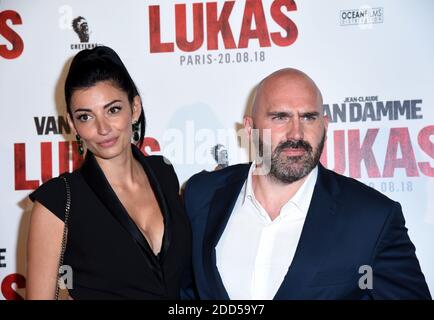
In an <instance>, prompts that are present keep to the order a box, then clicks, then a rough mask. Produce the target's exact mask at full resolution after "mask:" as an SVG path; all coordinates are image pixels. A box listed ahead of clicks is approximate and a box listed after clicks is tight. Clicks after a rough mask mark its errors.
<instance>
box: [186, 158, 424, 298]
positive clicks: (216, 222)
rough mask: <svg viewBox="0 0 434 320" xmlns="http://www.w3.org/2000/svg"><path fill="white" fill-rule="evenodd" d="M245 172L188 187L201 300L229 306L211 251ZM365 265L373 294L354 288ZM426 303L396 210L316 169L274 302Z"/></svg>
mask: <svg viewBox="0 0 434 320" xmlns="http://www.w3.org/2000/svg"><path fill="white" fill-rule="evenodd" d="M248 171H249V165H248V164H240V165H234V166H230V167H228V168H225V169H222V170H219V171H214V172H206V171H202V172H200V173H198V174H196V175H194V176H193V177H192V178H191V179H190V180H189V181H188V182H187V184H186V187H185V193H184V201H185V207H186V211H187V214H188V216H189V217H190V221H191V225H192V231H193V272H194V279H195V282H196V283H195V285H196V289H197V292H196V294H197V295H198V296H199V298H200V299H218V300H221V299H229V296H228V293H227V292H226V290H225V287H224V285H223V282H222V279H221V277H220V275H219V272H218V269H217V265H216V249H215V248H216V245H217V243H218V241H219V239H220V237H221V235H222V233H223V231H224V229H225V226H226V224H227V222H228V219H229V216H230V215H231V213H232V210H233V208H234V205H235V202H236V200H237V197H238V195H239V193H240V191H241V188H242V186H243V184H244V183H245V181H246V179H247V174H248ZM364 265H368V266H370V267H371V268H372V273H373V278H372V279H373V281H372V289H369V288H368V289H361V288H360V286H359V280H360V278H362V277H363V276H367V275H368V273H367V271H366V270H365V269H362V270H359V268H360V267H361V266H364ZM359 272H360V273H359ZM361 282H362V284H363V283H364V284H366V283H367V282H365V281H364V279H362V280H361ZM430 298H431V297H430V292H429V290H428V286H427V284H426V282H425V278H424V276H423V274H422V272H421V269H420V266H419V262H418V260H417V258H416V255H415V247H414V245H413V244H412V243H411V241H410V239H409V237H408V234H407V229H406V227H405V221H404V217H403V214H402V210H401V206H400V204H399V203H397V202H394V201H392V200H390V199H389V198H387V197H386V196H384V195H382V194H381V193H379V192H377V191H376V190H374V189H372V188H370V187H367V186H366V185H364V184H362V183H360V182H358V181H356V180H354V179H351V178H347V177H344V176H342V175H338V174H336V173H335V172H333V171H330V170H327V169H325V168H324V167H322V166H321V164H320V165H319V170H318V179H317V182H316V185H315V189H314V193H313V197H312V200H311V203H310V207H309V210H308V213H307V216H306V220H305V223H304V226H303V230H302V233H301V236H300V240H299V243H298V246H297V249H296V252H295V255H294V258H293V261H292V263H291V265H290V267H289V268H288V272H287V274H286V276H285V278H284V280H283V282H282V284H281V286H280V288H279V289H278V291H277V293H276V295H275V297H274V299H276V300H279V299H430Z"/></svg>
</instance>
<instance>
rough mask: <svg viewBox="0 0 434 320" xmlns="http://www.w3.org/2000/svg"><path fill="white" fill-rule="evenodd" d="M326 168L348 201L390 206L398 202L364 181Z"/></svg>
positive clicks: (326, 171)
mask: <svg viewBox="0 0 434 320" xmlns="http://www.w3.org/2000/svg"><path fill="white" fill-rule="evenodd" d="M324 170H325V173H326V174H327V175H328V176H329V177H332V178H333V179H334V180H335V181H336V183H337V185H338V187H339V191H340V193H341V196H342V198H343V199H346V201H351V202H354V203H361V202H363V204H364V205H365V206H366V205H382V206H390V205H393V204H397V203H396V202H395V201H393V200H392V199H390V198H389V197H387V196H386V195H384V194H382V193H381V192H379V191H377V190H375V189H374V188H372V187H370V186H368V185H366V184H364V183H363V182H360V181H358V180H356V179H354V178H351V177H347V176H344V175H342V174H339V173H336V172H334V171H332V170H329V169H325V168H324Z"/></svg>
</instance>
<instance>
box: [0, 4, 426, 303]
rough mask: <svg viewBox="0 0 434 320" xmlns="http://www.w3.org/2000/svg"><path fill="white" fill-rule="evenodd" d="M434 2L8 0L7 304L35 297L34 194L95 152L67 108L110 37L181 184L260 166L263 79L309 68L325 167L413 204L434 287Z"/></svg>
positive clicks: (4, 42)
mask: <svg viewBox="0 0 434 320" xmlns="http://www.w3.org/2000/svg"><path fill="white" fill-rule="evenodd" d="M433 12H434V2H433V1H430V0H425V1H424V0H418V1H408V0H393V1H391V0H389V1H385V0H384V1H381V0H362V1H357V0H351V1H349V0H348V1H339V0H333V1H315V0H274V1H271V0H236V1H220V0H219V1H201V0H195V1H190V0H176V1H158V0H134V1H132V0H131V1H117V0H92V1H85V0H74V1H67V0H66V1H65V0H44V1H30V2H29V1H24V0H10V1H9V0H0V110H1V117H0V135H1V138H0V164H1V165H0V284H1V292H0V299H21V298H22V297H24V295H25V287H26V261H25V257H26V240H27V230H28V224H29V214H30V211H31V207H32V203H31V202H30V201H29V199H28V195H29V194H30V193H31V192H32V190H34V189H36V188H37V187H38V186H39V185H41V184H42V183H43V182H44V181H47V180H48V179H50V178H52V177H55V176H57V175H59V173H62V172H65V171H72V170H74V169H75V168H77V167H78V166H79V165H80V161H81V160H82V159H81V158H80V156H79V155H78V152H77V151H76V150H77V149H76V142H75V138H74V137H73V135H72V134H71V133H70V128H69V127H68V125H67V122H66V118H65V114H66V111H65V102H64V97H63V84H64V79H65V74H66V71H67V70H68V67H69V64H70V62H71V59H72V57H73V56H74V55H75V54H76V53H77V52H78V51H80V50H82V49H86V48H93V47H95V46H97V45H107V46H110V47H112V48H114V49H115V50H116V51H117V52H118V53H119V55H120V56H121V58H122V59H123V61H124V62H125V65H126V66H127V68H128V69H129V71H130V73H131V75H132V77H133V79H134V80H135V82H136V84H137V86H138V88H139V91H140V93H141V95H142V100H143V105H144V109H145V113H146V117H147V131H146V137H147V138H146V141H145V142H146V143H145V147H144V150H143V151H144V152H145V153H147V154H163V155H165V156H166V157H167V158H169V159H170V160H171V162H172V163H173V165H174V167H175V169H176V172H177V174H178V177H179V180H180V183H181V184H183V183H185V181H186V180H187V179H188V178H189V177H190V176H191V175H192V174H194V173H196V172H199V171H201V170H214V169H215V168H216V166H217V162H216V159H217V157H216V154H225V155H227V160H226V163H223V164H221V165H223V166H224V165H227V164H229V165H231V164H236V163H240V162H245V161H248V160H249V157H248V150H246V149H245V148H243V147H242V145H243V144H242V143H241V142H240V141H242V140H243V139H244V138H245V137H243V131H242V123H243V122H242V119H243V115H244V114H245V113H246V112H248V110H249V105H250V102H251V98H252V93H253V90H254V88H255V86H256V85H257V83H258V82H259V81H260V80H261V79H262V78H263V77H264V76H266V75H268V74H269V73H271V72H273V71H275V70H277V69H280V68H283V67H295V68H298V69H300V70H303V71H304V72H306V73H307V74H308V75H310V76H311V77H312V78H313V79H314V80H315V81H316V83H317V84H318V86H319V87H320V89H321V90H322V93H323V96H324V107H325V112H326V113H327V114H328V116H329V118H330V122H331V123H330V126H329V130H328V134H327V137H328V139H327V143H326V149H325V151H324V154H323V157H322V163H323V164H324V165H326V166H327V167H328V168H330V169H332V170H335V171H336V172H338V173H341V174H344V175H347V176H351V177H353V178H355V179H358V180H360V181H362V182H364V183H366V184H367V185H369V186H371V187H372V188H375V189H377V190H378V191H380V192H382V193H384V194H386V195H387V196H389V197H390V198H392V199H394V200H396V201H399V202H400V203H401V204H402V207H403V211H404V215H405V219H406V223H407V227H408V229H409V234H410V237H411V239H412V240H413V242H414V244H415V245H416V248H417V251H416V253H417V256H418V258H419V260H420V263H421V266H422V270H423V272H424V274H425V276H426V278H427V282H428V284H429V287H430V290H431V293H434V250H433V243H434V179H433V177H434V59H433V58H434V41H433V33H434V20H433V19H432V14H433Z"/></svg>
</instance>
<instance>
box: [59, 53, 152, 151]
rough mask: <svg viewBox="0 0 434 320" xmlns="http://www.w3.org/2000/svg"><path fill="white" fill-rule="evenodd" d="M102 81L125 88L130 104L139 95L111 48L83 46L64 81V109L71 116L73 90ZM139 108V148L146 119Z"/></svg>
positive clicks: (123, 89)
mask: <svg viewBox="0 0 434 320" xmlns="http://www.w3.org/2000/svg"><path fill="white" fill-rule="evenodd" d="M101 81H110V82H112V83H113V85H115V86H116V87H118V88H119V89H121V90H122V91H124V92H125V93H126V94H127V96H128V101H129V102H130V104H133V100H134V97H135V96H139V97H140V94H139V92H138V90H137V87H136V85H135V84H134V81H133V79H131V76H130V74H129V73H128V70H127V68H125V65H124V64H123V63H122V60H121V58H119V56H118V54H117V53H116V52H115V51H114V50H113V49H111V48H109V47H104V46H99V47H95V48H93V49H90V50H89V49H86V50H83V51H80V52H79V53H77V54H76V55H75V57H74V59H73V60H72V62H71V66H70V68H69V72H68V75H67V77H66V81H65V99H66V108H67V111H68V113H69V115H70V116H71V118H72V114H71V97H72V94H73V93H74V91H75V90H78V89H84V88H90V87H93V86H94V85H96V84H97V83H98V82H101ZM140 108H141V109H142V112H141V113H140V117H139V119H138V122H139V124H140V135H139V141H138V143H137V144H138V146H139V147H142V144H143V139H144V136H145V128H146V119H145V113H144V112H143V106H142V105H141V106H140Z"/></svg>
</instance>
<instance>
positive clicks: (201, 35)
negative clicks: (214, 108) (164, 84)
mask: <svg viewBox="0 0 434 320" xmlns="http://www.w3.org/2000/svg"><path fill="white" fill-rule="evenodd" d="M234 9H235V10H234ZM296 10H297V5H296V3H295V1H294V0H274V1H271V2H270V1H262V0H246V1H225V2H223V3H221V2H206V3H193V4H184V3H177V4H173V5H172V4H170V5H164V6H163V5H150V6H149V7H148V13H149V51H150V53H152V54H160V53H180V55H178V57H179V64H180V66H191V65H210V64H235V63H261V62H264V61H265V60H266V51H265V49H267V48H270V47H288V46H290V45H292V44H293V43H294V42H295V41H296V39H297V36H298V29H297V25H296V24H295V23H294V21H293V20H292V19H291V15H292V13H293V12H294V11H296ZM233 11H238V12H243V13H242V16H236V15H235V14H233ZM171 17H173V18H171ZM188 17H189V18H188ZM169 19H173V20H174V21H173V23H171V21H168V20H169ZM172 25H173V26H174V30H173V29H172V28H170V27H169V26H172ZM187 30H191V31H187ZM237 49H238V50H237ZM239 49H241V50H239ZM234 50H237V51H234ZM186 53H188V54H186Z"/></svg>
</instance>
